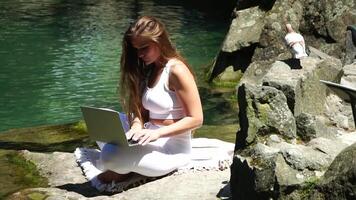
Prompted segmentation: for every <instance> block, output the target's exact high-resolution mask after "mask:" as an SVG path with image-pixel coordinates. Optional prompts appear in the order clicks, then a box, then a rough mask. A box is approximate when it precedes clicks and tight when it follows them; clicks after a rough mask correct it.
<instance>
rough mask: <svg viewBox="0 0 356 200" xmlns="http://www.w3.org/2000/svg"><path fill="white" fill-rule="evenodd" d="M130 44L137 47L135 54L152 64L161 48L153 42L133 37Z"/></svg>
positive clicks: (146, 62)
mask: <svg viewBox="0 0 356 200" xmlns="http://www.w3.org/2000/svg"><path fill="white" fill-rule="evenodd" d="M131 43H132V46H133V47H134V48H136V49H137V56H138V57H139V58H140V59H141V60H142V61H143V62H144V63H145V64H146V65H149V64H152V63H154V62H156V61H157V60H158V58H159V57H160V55H161V50H160V49H159V47H158V45H157V44H156V43H155V42H152V41H150V40H147V39H144V38H142V37H135V38H133V39H132V40H131Z"/></svg>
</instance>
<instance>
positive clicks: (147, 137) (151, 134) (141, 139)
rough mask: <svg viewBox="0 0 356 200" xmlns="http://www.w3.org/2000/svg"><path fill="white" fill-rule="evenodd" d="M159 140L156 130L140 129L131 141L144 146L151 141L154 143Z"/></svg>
mask: <svg viewBox="0 0 356 200" xmlns="http://www.w3.org/2000/svg"><path fill="white" fill-rule="evenodd" d="M158 138H160V135H159V133H158V132H157V130H150V129H141V130H139V131H137V132H135V134H134V135H133V136H132V139H133V140H135V141H138V144H140V145H142V146H144V145H146V144H148V143H149V142H151V141H155V140H157V139H158Z"/></svg>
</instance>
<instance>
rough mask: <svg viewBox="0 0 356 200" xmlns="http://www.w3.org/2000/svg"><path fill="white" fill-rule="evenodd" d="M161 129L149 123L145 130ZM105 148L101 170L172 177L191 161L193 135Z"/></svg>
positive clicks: (107, 145) (103, 148) (102, 149)
mask: <svg viewBox="0 0 356 200" xmlns="http://www.w3.org/2000/svg"><path fill="white" fill-rule="evenodd" d="M159 127H161V126H158V125H154V124H151V123H146V124H145V128H147V129H157V128H159ZM99 146H101V147H100V148H101V154H100V159H101V169H102V170H111V171H114V172H116V173H119V174H127V173H130V172H136V173H138V174H142V175H145V176H150V177H156V176H162V175H165V174H168V173H169V172H172V171H174V170H175V169H177V168H179V167H181V166H184V165H186V164H187V163H188V162H189V161H190V156H189V153H190V151H191V132H190V131H188V132H186V133H182V134H179V135H175V136H172V137H165V138H159V139H158V140H156V141H154V142H151V143H149V144H147V145H145V146H141V145H137V146H133V147H128V148H124V147H119V146H117V145H113V144H104V145H99Z"/></svg>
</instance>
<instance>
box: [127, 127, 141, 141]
mask: <svg viewBox="0 0 356 200" xmlns="http://www.w3.org/2000/svg"><path fill="white" fill-rule="evenodd" d="M141 130H142V128H131V129H130V130H129V131H127V132H126V133H125V134H126V138H127V139H128V140H129V139H132V136H134V135H135V133H137V132H139V131H141Z"/></svg>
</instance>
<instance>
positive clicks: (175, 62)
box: [169, 58, 190, 76]
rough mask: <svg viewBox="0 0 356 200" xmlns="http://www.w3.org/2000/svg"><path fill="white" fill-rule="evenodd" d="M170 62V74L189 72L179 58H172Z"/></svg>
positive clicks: (178, 74) (177, 74)
mask: <svg viewBox="0 0 356 200" xmlns="http://www.w3.org/2000/svg"><path fill="white" fill-rule="evenodd" d="M169 64H170V74H172V75H174V76H180V75H184V74H186V73H187V72H190V70H189V68H188V66H187V65H186V64H185V63H184V62H183V61H181V60H179V59H177V58H172V59H170V60H169Z"/></svg>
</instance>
